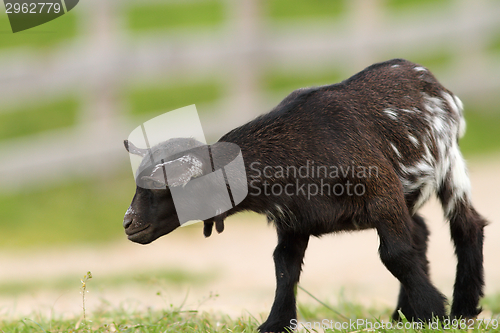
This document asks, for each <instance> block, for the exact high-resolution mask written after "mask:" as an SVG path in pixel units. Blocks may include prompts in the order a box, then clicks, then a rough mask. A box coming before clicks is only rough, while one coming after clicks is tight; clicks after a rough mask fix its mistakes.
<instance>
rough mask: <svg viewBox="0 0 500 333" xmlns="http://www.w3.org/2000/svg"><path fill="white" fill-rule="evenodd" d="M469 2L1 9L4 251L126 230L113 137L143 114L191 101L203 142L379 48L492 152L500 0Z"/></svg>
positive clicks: (355, 65) (126, 178) (482, 149)
mask: <svg viewBox="0 0 500 333" xmlns="http://www.w3.org/2000/svg"><path fill="white" fill-rule="evenodd" d="M472 3H474V4H475V5H474V4H473V5H471V2H470V1H469V2H468V1H455V0H439V1H428V0H426V1H416V0H408V1H406V0H386V1H382V0H380V1H370V0H367V1H361V0H356V1H347V0H343V1H338V0H310V1H301V0H268V1H248V0H245V1H241V2H238V1H230V0H225V1H222V0H196V1H195V0H189V1H163V2H158V1H123V2H112V1H103V2H102V3H100V4H99V6H98V7H99V8H93V6H97V5H96V4H97V2H89V3H85V2H81V3H80V4H79V5H78V6H77V7H76V8H75V9H74V10H72V11H71V12H70V13H68V14H65V15H64V16H62V17H60V18H59V19H56V20H54V21H52V22H49V23H47V24H44V25H42V26H39V27H36V28H33V29H30V30H27V31H23V32H19V33H16V34H12V33H11V32H10V26H9V23H8V19H7V15H6V14H5V13H2V14H0V59H1V61H0V63H1V64H0V87H1V91H0V101H1V102H0V172H1V173H2V176H0V221H1V224H2V232H1V233H0V247H1V248H4V249H17V248H21V247H23V248H26V247H27V248H35V247H36V248H40V247H52V246H59V245H75V244H83V243H91V244H96V243H103V242H108V241H111V240H116V239H121V238H124V234H123V230H122V227H121V221H122V218H123V215H124V212H125V211H126V209H127V207H128V205H129V203H130V201H131V199H132V196H133V193H134V189H135V184H134V181H133V178H132V173H131V172H130V171H131V170H130V167H129V164H128V160H127V158H128V156H127V154H126V153H125V150H123V148H122V146H121V145H122V143H121V141H122V140H123V139H125V138H126V137H127V136H128V134H129V132H130V131H131V130H132V129H133V128H135V127H136V126H138V125H139V124H140V123H141V122H142V121H144V120H146V119H149V118H152V117H154V116H156V115H159V114H161V113H163V112H166V111H170V110H173V109H176V108H179V107H182V106H186V105H190V104H196V105H197V107H198V111H199V113H200V116H201V117H202V120H206V123H207V124H208V125H207V128H206V133H207V136H208V137H209V138H211V139H212V140H213V139H216V138H217V136H219V135H221V134H223V133H224V132H225V131H226V130H228V129H229V128H231V127H234V126H236V125H237V124H241V123H243V122H245V121H247V120H248V119H251V118H253V117H254V116H256V115H258V114H259V113H263V112H266V111H268V110H269V109H270V108H271V107H272V106H273V105H275V104H276V103H277V102H279V101H280V100H281V99H282V98H284V97H285V96H286V95H287V94H288V93H289V92H291V91H292V90H293V89H296V88H300V87H304V86H314V85H323V84H330V83H335V82H338V81H341V80H343V79H346V78H347V77H349V76H351V75H352V74H354V73H356V72H357V71H359V70H361V69H363V68H364V67H366V66H368V65H370V64H371V63H374V62H377V61H383V60H387V59H390V58H406V59H409V60H411V61H414V62H417V63H420V64H422V65H423V66H426V67H428V68H429V69H430V70H431V71H432V72H433V73H434V74H435V75H436V76H437V78H438V79H439V80H440V81H441V82H442V83H443V84H444V85H445V86H447V87H448V88H449V89H450V90H452V91H454V92H455V93H457V94H458V95H459V96H460V97H461V99H462V100H463V102H464V104H465V108H466V119H467V124H468V126H467V134H466V136H465V138H464V139H463V140H462V141H461V143H460V144H461V147H462V149H463V153H464V155H465V156H466V158H467V159H476V158H481V157H483V156H485V155H495V154H498V153H499V152H500V140H499V139H498V133H499V129H500V96H499V94H498V91H499V88H500V20H499V19H498V17H500V16H498V15H497V14H498V13H499V11H498V10H499V3H498V1H494V0H491V1H487V0H482V1H478V2H472ZM470 6H472V7H470ZM87 139H88V141H89V143H88V144H86V143H85V141H86V140H87ZM64 143H67V145H69V146H70V147H68V146H65V145H64ZM76 143H78V144H76ZM71 146H73V147H74V148H71ZM97 146H99V147H100V148H102V149H100V150H99V151H97V152H93V150H94V148H95V147H97ZM45 149H46V154H45V155H43V156H45V157H47V156H48V157H47V159H44V158H45V157H43V158H41V157H40V159H36V158H35V159H32V158H31V156H33V155H32V154H33V152H34V151H36V152H37V153H40V152H41V151H42V152H43V150H45ZM36 156H38V155H36ZM99 160H100V161H101V163H97V162H96V163H94V162H93V161H99ZM103 165H105V167H103Z"/></svg>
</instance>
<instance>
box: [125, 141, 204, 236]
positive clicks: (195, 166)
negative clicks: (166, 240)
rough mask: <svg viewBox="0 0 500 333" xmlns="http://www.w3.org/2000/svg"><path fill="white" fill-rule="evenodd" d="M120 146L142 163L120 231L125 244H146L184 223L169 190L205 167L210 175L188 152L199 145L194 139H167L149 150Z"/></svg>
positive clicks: (199, 173) (180, 184) (197, 157)
mask: <svg viewBox="0 0 500 333" xmlns="http://www.w3.org/2000/svg"><path fill="white" fill-rule="evenodd" d="M124 144H125V148H126V149H127V151H128V152H129V153H131V154H134V155H139V156H141V157H142V158H143V159H142V162H141V164H140V166H139V168H138V170H137V173H136V185H137V187H136V192H135V196H134V198H133V200H132V203H131V204H130V207H129V209H128V210H127V212H126V213H125V217H124V219H123V227H124V228H125V233H126V234H127V236H128V239H129V240H131V241H133V242H137V243H140V244H148V243H151V242H152V241H154V240H155V239H157V238H158V237H161V236H163V235H166V234H168V233H170V232H172V231H173V230H175V229H176V228H177V227H179V226H180V224H181V223H182V222H185V221H179V217H178V215H177V211H176V207H175V205H174V201H173V198H172V193H171V189H172V188H174V187H182V186H185V185H186V184H187V183H188V182H189V181H190V180H191V179H192V178H196V177H198V176H201V175H202V174H203V173H204V172H206V171H207V170H205V169H206V168H207V167H209V168H210V169H209V170H208V172H210V171H211V166H210V165H208V166H206V164H207V163H206V160H205V159H204V158H203V157H200V156H197V154H196V153H195V152H192V150H191V151H190V149H192V148H195V147H199V146H202V145H203V144H202V143H201V142H199V141H196V140H194V139H171V140H168V141H166V142H163V143H161V144H159V145H157V146H155V147H152V148H151V149H142V148H137V147H136V146H134V145H133V144H132V143H131V142H129V141H127V140H125V141H124ZM186 151H187V152H186ZM203 160H205V161H203ZM208 164H210V162H209V163H208ZM167 180H168V181H167Z"/></svg>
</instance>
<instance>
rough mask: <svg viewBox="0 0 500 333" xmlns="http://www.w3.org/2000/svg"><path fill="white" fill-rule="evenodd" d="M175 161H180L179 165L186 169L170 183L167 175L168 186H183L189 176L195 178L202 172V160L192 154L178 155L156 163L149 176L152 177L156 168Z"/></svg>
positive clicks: (166, 165) (172, 163) (189, 178)
mask: <svg viewBox="0 0 500 333" xmlns="http://www.w3.org/2000/svg"><path fill="white" fill-rule="evenodd" d="M177 163H180V164H181V167H184V168H186V170H185V172H183V173H182V174H181V176H179V179H177V180H176V181H174V182H172V183H170V181H169V180H168V177H167V181H168V183H169V186H179V185H182V186H185V185H186V184H187V183H188V182H189V181H190V180H191V178H195V177H198V176H201V175H202V174H203V170H202V166H203V164H202V162H201V161H200V160H199V159H197V158H196V157H194V156H191V155H184V156H182V157H179V158H178V159H176V160H173V161H168V162H165V163H161V164H157V165H156V167H155V168H154V169H153V172H152V173H151V177H153V176H154V174H155V172H157V171H158V170H160V169H161V168H163V167H164V166H165V167H168V166H171V165H175V164H177Z"/></svg>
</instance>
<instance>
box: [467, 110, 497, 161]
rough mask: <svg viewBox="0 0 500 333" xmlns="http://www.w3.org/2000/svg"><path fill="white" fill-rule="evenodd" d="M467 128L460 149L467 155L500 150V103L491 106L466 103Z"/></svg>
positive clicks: (471, 155)
mask: <svg viewBox="0 0 500 333" xmlns="http://www.w3.org/2000/svg"><path fill="white" fill-rule="evenodd" d="M464 108H465V120H466V123H467V129H466V132H465V136H464V137H463V138H462V139H461V140H460V150H461V151H462V153H463V154H464V155H465V156H466V157H473V156H476V155H481V154H487V153H493V152H498V151H500V139H499V138H498V133H499V131H500V103H498V102H497V103H495V104H491V106H490V107H486V106H474V105H470V106H469V105H465V107H464Z"/></svg>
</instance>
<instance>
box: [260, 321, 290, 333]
mask: <svg viewBox="0 0 500 333" xmlns="http://www.w3.org/2000/svg"><path fill="white" fill-rule="evenodd" d="M258 330H259V332H260V333H291V332H293V329H292V328H291V327H290V326H287V325H283V324H277V323H269V324H268V323H267V321H266V322H265V323H263V324H262V325H260V326H259V328H258Z"/></svg>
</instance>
